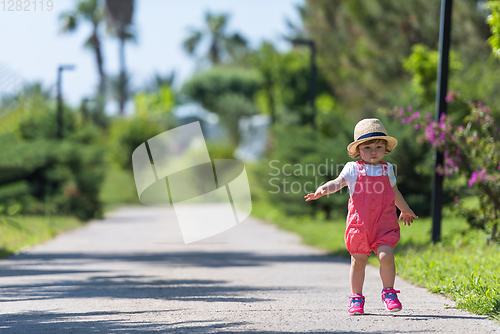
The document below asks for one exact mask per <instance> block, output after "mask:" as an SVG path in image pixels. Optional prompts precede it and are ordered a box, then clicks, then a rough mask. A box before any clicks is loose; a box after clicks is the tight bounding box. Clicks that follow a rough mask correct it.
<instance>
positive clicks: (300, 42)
mask: <svg viewBox="0 0 500 334" xmlns="http://www.w3.org/2000/svg"><path fill="white" fill-rule="evenodd" d="M291 42H292V43H293V44H294V45H307V46H308V47H309V48H310V49H311V76H310V78H309V80H310V81H309V94H310V95H309V103H310V105H311V125H312V128H313V129H316V122H315V120H314V119H315V117H316V104H315V100H316V47H315V45H314V41H313V40H310V39H300V38H297V39H292V40H291Z"/></svg>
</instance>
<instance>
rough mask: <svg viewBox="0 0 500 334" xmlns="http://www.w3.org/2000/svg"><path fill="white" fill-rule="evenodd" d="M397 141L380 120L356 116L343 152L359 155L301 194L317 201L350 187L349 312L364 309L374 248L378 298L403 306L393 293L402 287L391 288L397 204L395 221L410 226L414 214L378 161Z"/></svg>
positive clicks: (390, 172)
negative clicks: (329, 178) (367, 272)
mask: <svg viewBox="0 0 500 334" xmlns="http://www.w3.org/2000/svg"><path fill="white" fill-rule="evenodd" d="M397 143H398V141H397V139H396V138H393V137H389V136H387V131H386V130H385V127H384V126H383V125H382V123H381V122H380V121H379V120H378V119H375V118H371V119H364V120H362V121H360V122H359V123H358V124H356V127H355V128H354V142H352V143H351V144H349V146H347V151H348V153H349V156H350V157H351V158H358V157H359V158H361V160H359V161H357V162H348V163H347V164H346V165H345V167H344V169H343V170H342V172H341V173H340V176H339V177H337V178H336V179H335V180H332V181H329V182H327V183H326V184H324V185H322V186H321V187H319V188H318V189H317V190H316V192H315V193H314V194H307V195H306V196H305V199H306V201H310V200H316V199H318V198H320V197H321V196H323V195H327V194H331V193H334V192H336V191H338V190H340V189H342V188H343V187H345V186H346V185H347V186H348V187H349V194H350V196H351V198H350V199H349V206H348V207H349V213H348V217H347V227H346V232H345V238H344V241H345V245H346V247H347V250H348V251H349V253H350V254H351V272H350V281H351V289H352V296H350V297H349V300H350V307H349V313H350V314H363V313H364V309H363V308H364V304H365V297H364V296H363V294H362V292H363V282H364V279H365V267H366V263H367V261H368V255H370V253H371V251H372V250H373V251H374V252H375V254H376V255H377V258H378V260H379V262H380V278H381V279H382V284H383V289H382V300H383V301H384V302H385V305H386V308H387V310H389V311H392V312H396V311H399V310H401V308H402V306H401V303H400V302H399V299H398V296H397V293H399V292H400V291H397V290H394V280H395V277H396V266H395V264H394V246H396V244H397V243H398V241H399V224H398V217H397V213H396V206H397V207H398V208H399V210H401V215H400V216H399V220H402V221H403V222H404V224H405V225H408V226H410V224H411V223H413V218H418V217H417V216H416V215H415V214H414V213H413V211H412V210H411V209H410V207H409V206H408V204H407V203H406V201H405V200H404V198H403V196H402V195H401V193H400V192H399V190H398V187H397V185H396V177H395V175H394V170H393V167H392V165H391V164H390V163H387V162H384V161H382V158H383V157H384V156H385V155H386V154H390V153H391V151H392V150H393V149H394V147H396V145H397Z"/></svg>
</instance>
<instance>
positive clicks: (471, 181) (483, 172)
mask: <svg viewBox="0 0 500 334" xmlns="http://www.w3.org/2000/svg"><path fill="white" fill-rule="evenodd" d="M478 178H480V179H481V181H483V182H484V181H485V180H486V170H485V169H483V170H481V171H476V172H474V173H472V175H471V176H470V179H469V187H472V186H473V185H474V183H476V181H477V179H478Z"/></svg>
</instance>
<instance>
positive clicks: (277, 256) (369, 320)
mask: <svg viewBox="0 0 500 334" xmlns="http://www.w3.org/2000/svg"><path fill="white" fill-rule="evenodd" d="M348 274H349V263H348V262H347V261H346V260H345V259H338V258H332V257H328V256H326V255H325V254H324V253H323V252H322V251H320V250H317V249H314V248H311V247H307V246H304V245H301V244H300V239H299V238H298V237H297V236H295V235H293V234H290V233H287V232H283V231H280V230H278V229H277V228H276V227H274V226H273V225H270V224H266V223H262V222H259V221H257V220H256V219H248V220H247V221H245V222H244V223H241V224H239V225H238V226H236V227H234V228H232V229H231V230H229V231H226V232H224V233H222V234H219V235H217V236H214V237H212V238H209V239H205V240H203V241H200V242H197V243H193V244H189V245H184V243H183V242H182V238H181V235H180V229H179V227H178V225H177V221H176V218H175V214H174V212H173V210H171V209H158V208H147V207H134V208H123V209H120V210H117V211H115V212H113V213H111V214H109V215H108V217H107V218H106V219H104V220H100V221H95V222H92V223H89V224H88V225H86V226H85V227H83V228H81V229H78V230H75V231H72V232H69V233H66V234H63V235H60V236H58V237H57V238H55V239H53V240H51V241H49V242H47V243H45V244H42V245H38V246H36V247H34V248H31V249H29V250H27V251H25V252H23V253H21V254H18V255H16V256H12V257H10V258H8V259H3V260H0V333H116V332H120V333H134V332H140V333H157V332H160V333H220V332H232V333H234V332H251V333H471V332H476V333H500V327H499V326H498V324H496V323H494V322H492V321H490V320H487V319H486V318H485V317H482V316H477V315H471V314H468V313H466V312H463V311H460V310H457V309H454V308H452V307H451V308H450V307H449V306H448V307H447V306H445V305H446V304H449V305H453V303H452V302H451V301H450V300H448V299H446V298H444V297H442V296H438V295H434V294H431V293H428V292H427V291H426V290H425V289H423V288H419V287H415V286H413V285H411V284H408V283H406V282H405V281H403V280H402V279H400V278H397V280H396V288H397V289H400V290H401V294H400V299H401V301H402V303H403V310H402V311H401V312H398V313H389V312H387V311H385V309H384V305H383V303H382V301H381V299H380V290H381V282H380V278H379V276H378V270H377V269H375V268H373V267H369V268H368V269H367V275H366V278H367V282H366V284H365V292H364V294H365V296H366V307H365V311H366V312H367V314H365V315H363V316H349V315H348V314H347V306H348V296H349V294H350V293H349V290H350V289H349V280H348Z"/></svg>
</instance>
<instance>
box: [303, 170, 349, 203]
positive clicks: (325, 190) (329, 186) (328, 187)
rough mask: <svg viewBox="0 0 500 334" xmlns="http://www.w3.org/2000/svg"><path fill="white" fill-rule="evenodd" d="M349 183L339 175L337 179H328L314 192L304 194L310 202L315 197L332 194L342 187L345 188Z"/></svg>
mask: <svg viewBox="0 0 500 334" xmlns="http://www.w3.org/2000/svg"><path fill="white" fill-rule="evenodd" d="M346 185H347V182H346V181H345V179H344V178H343V177H342V176H339V177H337V178H336V179H335V180H332V181H328V182H327V183H325V184H324V185H322V186H320V187H319V188H318V189H317V190H316V192H315V193H314V194H312V193H311V194H307V195H305V196H304V198H305V199H306V202H309V201H311V200H313V199H318V198H320V197H321V196H323V195H328V194H332V193H334V192H336V191H339V190H340V189H342V188H344V187H345V186H346Z"/></svg>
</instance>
